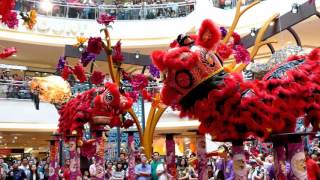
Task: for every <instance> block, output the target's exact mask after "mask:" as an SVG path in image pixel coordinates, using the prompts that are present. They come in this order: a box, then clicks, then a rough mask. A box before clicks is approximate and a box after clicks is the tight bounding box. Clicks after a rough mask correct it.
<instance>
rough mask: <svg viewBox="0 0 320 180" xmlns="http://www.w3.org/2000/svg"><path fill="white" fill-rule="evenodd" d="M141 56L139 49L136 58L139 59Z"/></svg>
mask: <svg viewBox="0 0 320 180" xmlns="http://www.w3.org/2000/svg"><path fill="white" fill-rule="evenodd" d="M139 58H140V53H139V51H137V52H136V59H139Z"/></svg>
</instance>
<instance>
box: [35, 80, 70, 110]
mask: <svg viewBox="0 0 320 180" xmlns="http://www.w3.org/2000/svg"><path fill="white" fill-rule="evenodd" d="M30 89H31V92H32V93H34V94H39V98H40V99H41V100H42V101H45V102H49V103H52V104H63V103H65V102H67V101H68V100H69V99H70V98H71V88H70V85H69V83H68V82H67V81H65V80H63V79H62V78H61V77H59V76H48V77H34V78H32V80H31V81H30Z"/></svg>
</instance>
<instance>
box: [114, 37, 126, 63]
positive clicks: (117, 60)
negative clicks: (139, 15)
mask: <svg viewBox="0 0 320 180" xmlns="http://www.w3.org/2000/svg"><path fill="white" fill-rule="evenodd" d="M112 60H113V62H115V63H121V62H122V61H123V60H124V57H123V55H122V53H121V41H120V40H119V41H118V42H117V44H116V45H115V46H114V47H113V53H112Z"/></svg>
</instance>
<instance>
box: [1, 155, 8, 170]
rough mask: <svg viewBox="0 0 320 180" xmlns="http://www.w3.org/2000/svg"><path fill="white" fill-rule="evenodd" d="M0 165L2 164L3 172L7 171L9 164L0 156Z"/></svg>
mask: <svg viewBox="0 0 320 180" xmlns="http://www.w3.org/2000/svg"><path fill="white" fill-rule="evenodd" d="M0 165H1V166H2V168H3V170H4V171H5V173H8V172H9V166H8V164H7V163H5V162H4V160H3V158H0Z"/></svg>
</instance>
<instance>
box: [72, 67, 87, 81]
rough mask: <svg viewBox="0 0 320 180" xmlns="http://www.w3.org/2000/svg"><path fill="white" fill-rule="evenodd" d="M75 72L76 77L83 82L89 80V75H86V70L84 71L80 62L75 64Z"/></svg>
mask: <svg viewBox="0 0 320 180" xmlns="http://www.w3.org/2000/svg"><path fill="white" fill-rule="evenodd" d="M73 73H74V75H76V77H77V78H78V80H79V81H80V82H81V83H83V82H85V81H87V77H86V74H85V71H84V68H83V66H82V64H80V63H79V64H77V65H75V66H74V69H73Z"/></svg>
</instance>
